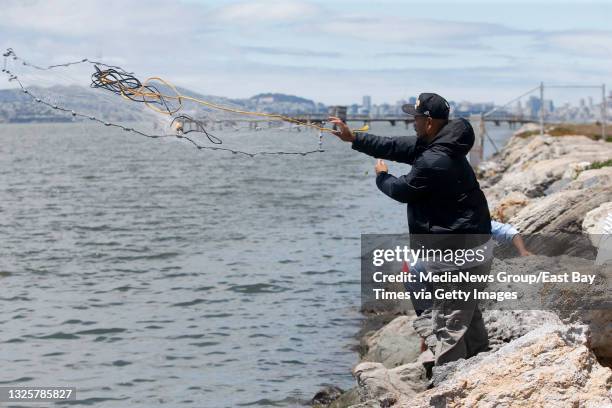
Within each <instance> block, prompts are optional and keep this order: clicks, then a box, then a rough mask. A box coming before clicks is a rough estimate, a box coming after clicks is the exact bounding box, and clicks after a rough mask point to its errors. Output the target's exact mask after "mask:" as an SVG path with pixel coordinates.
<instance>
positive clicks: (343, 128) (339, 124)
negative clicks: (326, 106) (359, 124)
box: [328, 116, 355, 143]
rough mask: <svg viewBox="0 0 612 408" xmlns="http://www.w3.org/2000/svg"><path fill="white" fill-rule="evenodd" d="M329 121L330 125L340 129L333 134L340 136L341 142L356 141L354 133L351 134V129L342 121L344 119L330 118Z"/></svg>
mask: <svg viewBox="0 0 612 408" xmlns="http://www.w3.org/2000/svg"><path fill="white" fill-rule="evenodd" d="M328 120H329V122H330V123H333V124H334V125H336V129H339V130H334V131H333V132H332V133H333V134H334V135H336V136H338V137H339V138H340V140H343V141H345V142H351V143H352V142H354V141H355V135H354V134H353V132H351V129H350V128H349V127H348V126H347V125H346V123H344V122H343V121H342V119H340V118H337V117H335V116H330V117H329V119H328Z"/></svg>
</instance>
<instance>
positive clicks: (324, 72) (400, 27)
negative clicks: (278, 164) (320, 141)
mask: <svg viewBox="0 0 612 408" xmlns="http://www.w3.org/2000/svg"><path fill="white" fill-rule="evenodd" d="M0 6H1V7H2V15H1V17H0V18H1V21H0V38H2V41H1V43H0V45H2V46H3V48H7V47H13V48H14V49H15V51H16V52H17V53H18V54H19V55H20V56H22V57H23V58H24V59H28V60H30V61H32V62H34V63H38V64H40V65H49V64H55V63H60V62H66V61H72V60H75V59H80V58H85V57H89V58H94V57H95V58H102V59H104V61H107V62H110V63H118V64H120V65H121V66H122V67H123V68H125V69H126V70H131V71H134V72H137V73H139V75H142V76H145V77H146V76H152V75H160V76H163V77H164V78H166V79H168V80H170V81H172V82H174V83H176V84H178V85H181V86H186V87H189V88H192V89H194V90H196V91H199V92H201V93H204V94H211V95H223V96H229V97H239V98H242V97H249V96H252V95H254V94H257V93H261V92H282V93H289V94H294V95H299V96H304V97H307V98H311V99H314V100H316V101H320V102H324V103H328V104H332V103H341V104H347V103H352V102H357V101H360V100H361V96H362V95H366V94H367V95H371V96H372V100H373V102H374V103H380V102H390V103H394V102H395V101H397V100H398V99H401V98H407V97H409V96H411V95H416V94H418V93H419V92H421V91H434V92H439V93H440V94H442V95H444V96H446V97H447V98H448V99H452V100H472V101H495V102H497V103H501V102H504V101H505V100H507V99H511V98H512V97H514V96H517V95H519V94H520V93H522V92H524V91H525V90H527V89H529V88H531V87H533V86H537V84H538V83H539V81H541V80H543V81H545V82H547V83H581V84H583V83H589V84H591V83H592V84H601V83H603V82H609V78H610V73H611V72H612V30H611V29H610V27H611V25H610V17H611V16H612V2H592V1H575V2H563V1H541V2H536V3H534V2H527V1H513V2H511V3H510V2H500V1H486V2H472V3H462V4H458V3H443V2H435V1H418V2H408V1H333V0H329V1H302V0H251V1H244V2H241V1H203V0H202V1H198V0H189V1H187V0H185V1H162V0H150V1H129V2H127V1H118V0H107V1H104V2H101V1H85V0H79V1H69V0H53V1H50V0H45V1H38V0H15V1H13V0H2V1H0ZM84 84H88V80H86V81H85V82H84ZM0 87H3V88H4V87H8V84H6V86H0ZM593 95H594V96H595V97H597V93H596V92H594V93H593Z"/></svg>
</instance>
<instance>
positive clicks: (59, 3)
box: [0, 0, 206, 39]
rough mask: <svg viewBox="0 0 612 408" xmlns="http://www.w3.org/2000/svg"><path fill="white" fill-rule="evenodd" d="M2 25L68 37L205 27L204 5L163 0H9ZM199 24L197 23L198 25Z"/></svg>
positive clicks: (154, 33)
mask: <svg viewBox="0 0 612 408" xmlns="http://www.w3.org/2000/svg"><path fill="white" fill-rule="evenodd" d="M2 17H3V18H2V21H1V22H0V26H2V27H5V28H11V29H13V30H18V31H28V32H40V33H46V34H50V35H58V36H66V37H82V36H89V37H91V36H97V37H102V36H104V35H109V36H113V35H114V34H116V33H118V32H120V33H122V34H123V35H124V38H125V39H127V36H130V35H142V36H149V37H151V38H155V37H159V36H173V35H175V36H178V35H180V34H184V33H187V32H188V30H192V29H193V27H199V28H202V27H205V25H203V24H202V21H205V17H206V13H205V8H204V7H202V6H195V5H188V4H180V3H179V4H177V6H169V3H168V2H165V1H163V0H151V1H143V0H138V1H131V2H129V3H126V2H125V1H121V0H106V1H104V2H99V1H76V0H54V1H44V0H8V1H4V2H3V3H2ZM196 23H197V24H196Z"/></svg>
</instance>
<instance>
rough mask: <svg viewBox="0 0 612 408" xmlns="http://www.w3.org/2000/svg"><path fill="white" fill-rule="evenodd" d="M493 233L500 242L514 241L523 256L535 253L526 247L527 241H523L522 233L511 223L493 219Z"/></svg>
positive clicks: (494, 237)
mask: <svg viewBox="0 0 612 408" xmlns="http://www.w3.org/2000/svg"><path fill="white" fill-rule="evenodd" d="M491 235H492V236H493V239H494V240H495V241H497V242H499V243H508V242H512V244H513V245H514V247H515V248H516V250H517V251H518V253H519V255H521V256H529V255H533V254H532V253H531V252H529V251H528V250H527V248H526V247H525V242H524V241H523V238H522V237H521V234H519V232H518V231H517V230H516V228H514V227H513V226H512V225H510V224H504V223H502V222H497V221H491Z"/></svg>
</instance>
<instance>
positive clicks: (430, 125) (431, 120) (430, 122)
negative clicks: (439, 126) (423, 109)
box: [427, 116, 433, 129]
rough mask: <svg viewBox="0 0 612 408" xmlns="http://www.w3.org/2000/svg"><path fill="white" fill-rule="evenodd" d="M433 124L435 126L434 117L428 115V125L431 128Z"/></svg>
mask: <svg viewBox="0 0 612 408" xmlns="http://www.w3.org/2000/svg"><path fill="white" fill-rule="evenodd" d="M432 126H433V119H432V118H430V117H429V116H428V117H427V127H428V128H429V129H431V128H432Z"/></svg>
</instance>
